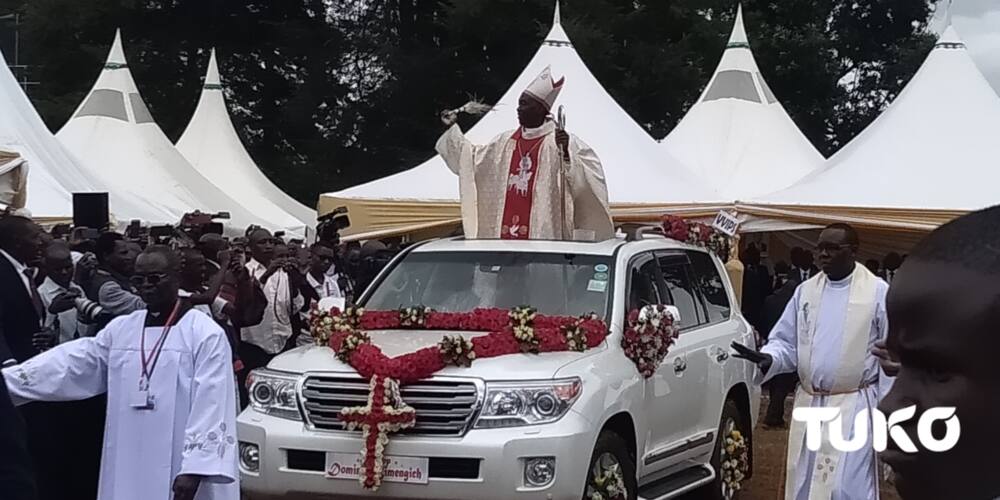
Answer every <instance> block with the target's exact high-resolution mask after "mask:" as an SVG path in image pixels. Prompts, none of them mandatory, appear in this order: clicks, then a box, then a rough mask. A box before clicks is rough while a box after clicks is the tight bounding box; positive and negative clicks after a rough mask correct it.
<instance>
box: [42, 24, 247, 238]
mask: <svg viewBox="0 0 1000 500" xmlns="http://www.w3.org/2000/svg"><path fill="white" fill-rule="evenodd" d="M56 136H57V137H58V138H59V140H60V141H62V143H63V144H64V145H65V146H66V147H67V148H68V149H69V150H70V151H71V152H72V153H74V154H75V155H76V157H77V158H79V159H80V160H81V162H82V166H83V167H84V170H85V173H86V175H87V176H88V177H92V178H94V179H97V180H98V181H100V182H101V183H102V184H104V185H107V186H108V187H109V189H110V192H111V196H112V197H117V196H120V195H121V193H133V194H135V195H136V196H141V197H142V200H143V203H144V204H145V205H146V206H147V207H152V208H153V209H156V210H157V211H159V212H161V213H163V214H165V215H161V216H160V217H159V218H153V217H152V216H145V215H142V216H135V215H132V214H127V216H128V217H130V218H139V219H143V220H145V221H148V222H165V223H176V222H177V221H179V220H180V218H181V216H182V215H183V214H185V213H188V212H192V211H194V210H201V211H202V212H222V211H227V212H229V213H230V214H231V216H232V223H233V224H234V225H235V226H237V227H240V226H246V225H249V224H253V223H259V222H260V219H259V218H257V217H255V216H253V215H251V213H250V212H249V211H248V210H247V209H246V208H244V207H242V206H240V205H239V204H238V203H236V202H235V201H234V200H233V199H232V198H230V197H229V196H227V195H226V193H225V192H223V191H222V190H221V189H219V188H218V187H216V186H214V185H212V183H211V182H209V181H208V180H207V179H205V178H204V177H203V176H202V175H201V174H199V173H198V171H196V170H195V169H194V167H192V166H191V164H190V163H188V161H187V160H186V159H184V157H183V156H182V155H181V153H180V152H179V151H177V148H175V147H174V145H173V144H171V143H170V140H168V139H167V137H166V135H164V134H163V131H162V130H160V127H159V126H158V125H157V124H156V122H155V121H153V117H152V115H151V114H150V113H149V109H148V108H147V107H146V104H145V102H143V100H142V96H141V95H140V94H139V91H138V88H137V87H136V85H135V81H134V80H133V79H132V73H131V72H130V71H129V69H128V64H127V62H126V60H125V53H124V50H123V49H122V42H121V33H120V32H118V33H115V41H114V44H113V45H112V47H111V51H110V53H109V54H108V60H107V63H106V64H105V65H104V70H103V71H102V72H101V75H100V77H98V79H97V83H95V84H94V88H93V89H92V90H91V91H90V93H89V94H88V95H87V97H86V99H84V101H83V103H82V104H81V105H80V107H79V108H77V110H76V112H75V113H74V114H73V116H72V117H71V118H70V120H69V122H67V123H66V125H65V126H63V128H62V130H60V131H59V133H58V134H56ZM121 215H126V214H121Z"/></svg>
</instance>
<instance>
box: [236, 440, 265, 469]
mask: <svg viewBox="0 0 1000 500" xmlns="http://www.w3.org/2000/svg"><path fill="white" fill-rule="evenodd" d="M240 467H242V468H243V470H245V471H247V472H259V471H260V447H258V446H257V445H255V444H253V443H244V442H243V441H240Z"/></svg>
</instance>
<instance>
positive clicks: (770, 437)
mask: <svg viewBox="0 0 1000 500" xmlns="http://www.w3.org/2000/svg"><path fill="white" fill-rule="evenodd" d="M762 399H763V400H762V401H761V406H760V409H761V416H760V420H759V421H763V420H764V411H765V410H766V409H767V393H765V394H764V396H763V398H762ZM791 414H792V400H791V398H789V399H788V400H787V401H786V402H785V422H786V424H787V423H788V422H789V421H791ZM787 442H788V430H787V429H765V428H764V426H763V425H761V424H758V426H757V429H756V430H755V431H754V473H753V478H751V479H750V484H748V485H747V488H746V490H744V492H743V494H742V495H740V500H775V499H780V498H783V495H784V491H785V446H786V443H787ZM882 500H899V496H898V495H897V494H896V490H895V489H894V488H893V487H892V486H891V485H885V484H883V485H882Z"/></svg>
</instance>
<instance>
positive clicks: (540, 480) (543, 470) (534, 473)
mask: <svg viewBox="0 0 1000 500" xmlns="http://www.w3.org/2000/svg"><path fill="white" fill-rule="evenodd" d="M555 477H556V457H535V458H529V459H527V460H525V462H524V482H525V484H527V485H528V486H532V487H536V488H540V487H543V486H548V485H550V484H552V480H553V479H555Z"/></svg>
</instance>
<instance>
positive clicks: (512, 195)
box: [500, 128, 545, 240]
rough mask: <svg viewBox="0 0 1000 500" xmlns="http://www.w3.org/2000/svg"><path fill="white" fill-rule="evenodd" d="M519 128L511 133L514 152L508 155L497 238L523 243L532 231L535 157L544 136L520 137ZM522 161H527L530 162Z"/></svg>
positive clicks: (536, 163) (536, 168) (536, 159)
mask: <svg viewBox="0 0 1000 500" xmlns="http://www.w3.org/2000/svg"><path fill="white" fill-rule="evenodd" d="M521 130H522V129H520V128H518V129H517V132H514V137H513V139H514V142H515V143H516V144H515V146H514V153H513V154H512V155H511V156H510V170H509V173H508V175H507V196H506V198H505V199H504V204H503V224H502V225H501V227H500V239H504V240H526V239H528V235H529V234H530V229H531V205H532V200H533V199H534V196H535V178H536V177H537V173H538V157H539V152H540V150H541V149H542V148H541V143H542V141H543V140H544V139H545V135H543V136H541V137H538V138H535V139H525V138H524V137H522V134H521ZM522 158H528V159H529V160H530V163H529V162H527V161H525V162H523V163H522Z"/></svg>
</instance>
